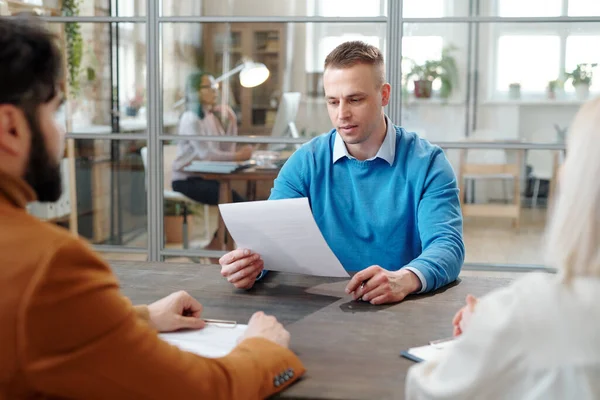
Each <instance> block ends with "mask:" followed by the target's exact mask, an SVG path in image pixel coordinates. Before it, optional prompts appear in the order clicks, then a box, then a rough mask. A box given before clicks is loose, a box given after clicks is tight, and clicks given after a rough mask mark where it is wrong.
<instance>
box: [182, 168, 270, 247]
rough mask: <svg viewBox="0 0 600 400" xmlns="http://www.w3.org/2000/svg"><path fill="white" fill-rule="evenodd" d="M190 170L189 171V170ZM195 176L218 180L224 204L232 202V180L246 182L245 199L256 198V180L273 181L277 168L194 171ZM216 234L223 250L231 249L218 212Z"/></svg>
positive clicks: (220, 197)
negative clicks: (224, 171)
mask: <svg viewBox="0 0 600 400" xmlns="http://www.w3.org/2000/svg"><path fill="white" fill-rule="evenodd" d="M190 172H191V171H190ZM194 174H195V175H196V176H199V177H201V178H202V179H208V180H215V181H218V182H219V204H226V203H231V202H233V198H232V195H231V191H232V186H231V182H232V181H245V182H246V199H247V200H248V201H254V200H256V183H257V182H258V181H273V180H275V178H277V174H279V168H272V169H271V168H269V169H260V168H248V169H244V170H241V171H238V172H233V173H230V174H215V173H202V172H196V173H194ZM217 235H218V238H219V242H220V243H221V248H222V249H223V250H233V249H234V243H233V239H232V238H231V236H230V235H229V234H228V232H227V229H226V228H225V222H223V218H222V217H221V215H220V214H219V227H218V229H217ZM226 235H227V241H226V240H225V236H226Z"/></svg>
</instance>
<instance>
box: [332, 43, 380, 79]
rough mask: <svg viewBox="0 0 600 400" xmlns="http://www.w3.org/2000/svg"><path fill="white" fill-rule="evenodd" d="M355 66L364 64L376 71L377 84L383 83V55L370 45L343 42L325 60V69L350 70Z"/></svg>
mask: <svg viewBox="0 0 600 400" xmlns="http://www.w3.org/2000/svg"><path fill="white" fill-rule="evenodd" d="M357 64H366V65H371V66H373V67H376V68H377V69H378V83H379V84H380V85H383V84H384V83H385V68H384V63H383V54H382V53H381V51H380V50H379V49H378V48H377V47H375V46H373V45H370V44H367V43H365V42H361V41H360V40H354V41H350V42H344V43H342V44H340V45H339V46H337V47H336V48H335V49H333V50H332V51H331V53H329V54H328V55H327V57H326V58H325V69H327V68H340V69H343V68H350V67H353V66H355V65H357Z"/></svg>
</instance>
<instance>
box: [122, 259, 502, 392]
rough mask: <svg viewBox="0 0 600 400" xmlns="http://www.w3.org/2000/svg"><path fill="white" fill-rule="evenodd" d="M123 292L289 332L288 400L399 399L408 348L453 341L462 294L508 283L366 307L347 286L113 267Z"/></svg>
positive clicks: (467, 280)
mask: <svg viewBox="0 0 600 400" xmlns="http://www.w3.org/2000/svg"><path fill="white" fill-rule="evenodd" d="M111 265H112V267H113V269H114V271H115V273H116V274H117V276H118V277H119V279H120V281H121V285H122V289H123V292H124V294H125V295H126V296H128V297H129V298H131V300H132V301H133V302H134V304H148V303H151V302H153V301H155V300H157V299H159V298H161V297H163V296H166V295H168V294H170V293H172V292H174V291H177V290H182V289H183V290H186V291H187V292H188V293H190V294H191V295H192V296H194V297H195V298H197V299H198V300H200V302H201V303H202V304H203V305H204V314H203V315H204V317H205V318H217V319H232V320H236V321H238V322H239V323H247V321H248V319H249V318H250V316H251V315H252V314H253V313H254V312H255V311H259V310H262V311H265V312H266V313H267V314H271V315H275V316H276V317H277V318H278V319H279V320H280V321H281V322H282V323H283V324H284V325H285V326H286V328H287V329H288V330H289V332H290V333H291V337H292V341H291V348H292V350H293V351H295V352H296V354H298V356H299V357H300V358H301V360H302V361H303V363H304V365H305V366H306V368H307V373H306V375H305V376H304V378H303V379H302V380H300V381H299V382H297V383H296V384H294V385H292V386H291V387H290V388H288V389H287V390H286V391H284V392H283V393H281V394H280V395H279V397H281V398H286V399H287V398H295V399H402V398H403V397H404V380H405V378H406V373H407V370H408V368H409V367H410V366H412V365H413V364H414V363H413V362H412V361H409V360H407V359H405V358H402V357H400V355H399V353H400V351H402V350H405V349H407V348H409V347H416V346H422V345H425V344H427V343H428V342H429V341H430V340H435V339H441V338H444V337H447V336H450V335H451V334H452V327H451V320H452V317H453V316H454V313H455V312H456V311H457V310H458V309H459V308H460V307H462V306H463V305H464V301H465V296H466V295H467V294H469V293H471V294H473V295H476V296H481V295H483V294H486V293H488V292H490V291H491V290H493V289H495V288H498V287H502V286H505V285H507V284H508V283H510V281H511V279H507V278H494V277H472V276H468V277H461V278H460V279H459V281H457V282H456V283H454V284H452V285H450V286H448V287H446V288H443V289H441V290H438V291H437V292H435V293H433V294H425V295H414V296H410V297H408V298H407V299H406V300H405V301H403V302H402V303H399V304H394V305H384V306H372V305H370V304H368V303H359V302H355V301H353V300H352V298H351V297H350V296H347V295H345V293H344V288H345V285H346V283H347V279H346V280H344V279H337V278H319V277H313V276H301V275H291V274H281V273H274V272H271V273H270V274H269V275H268V276H267V277H266V278H265V280H264V282H260V283H258V284H257V285H255V287H254V288H253V289H251V290H249V291H243V290H237V289H235V288H234V287H233V286H231V285H230V284H229V283H228V282H227V281H226V280H225V279H224V278H222V277H221V275H220V274H219V267H218V266H206V265H198V264H160V263H146V262H130V261H127V262H112V263H111Z"/></svg>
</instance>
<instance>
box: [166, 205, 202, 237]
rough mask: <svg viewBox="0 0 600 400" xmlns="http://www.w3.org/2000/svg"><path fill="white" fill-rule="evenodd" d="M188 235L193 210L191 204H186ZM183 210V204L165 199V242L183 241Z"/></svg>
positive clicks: (191, 228) (190, 230)
mask: <svg viewBox="0 0 600 400" xmlns="http://www.w3.org/2000/svg"><path fill="white" fill-rule="evenodd" d="M185 207H186V209H187V211H186V212H187V224H188V237H191V235H192V230H193V225H194V223H193V222H194V221H193V220H194V218H193V215H194V214H195V210H194V207H193V206H190V205H186V206H185ZM183 212H184V204H183V203H181V202H178V201H165V205H164V221H165V223H164V228H165V232H164V233H165V243H183Z"/></svg>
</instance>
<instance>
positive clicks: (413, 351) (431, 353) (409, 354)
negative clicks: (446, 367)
mask: <svg viewBox="0 0 600 400" xmlns="http://www.w3.org/2000/svg"><path fill="white" fill-rule="evenodd" d="M455 343H456V340H449V339H444V340H440V341H438V342H437V343H436V341H434V342H431V343H430V344H428V345H427V346H420V347H412V348H410V349H408V350H406V351H403V352H401V353H400V354H401V355H402V356H403V357H406V358H408V359H409V360H413V361H416V362H421V361H428V360H431V359H433V358H435V357H438V356H439V355H440V354H443V353H444V352H445V351H446V350H447V349H448V348H450V347H452V346H454V344H455Z"/></svg>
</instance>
